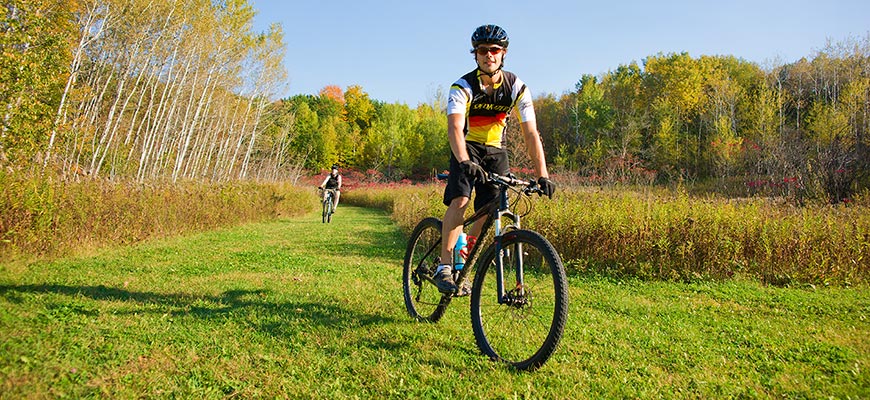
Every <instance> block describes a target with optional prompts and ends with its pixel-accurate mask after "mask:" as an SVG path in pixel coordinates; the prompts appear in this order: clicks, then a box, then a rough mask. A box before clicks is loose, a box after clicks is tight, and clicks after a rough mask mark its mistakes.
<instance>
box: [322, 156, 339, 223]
mask: <svg viewBox="0 0 870 400" xmlns="http://www.w3.org/2000/svg"><path fill="white" fill-rule="evenodd" d="M317 188H318V189H326V190H324V191H323V201H326V194H327V193H328V192H329V191H330V190H331V191H333V193H335V196H334V200H333V205H332V211H333V212H335V210H336V209H337V208H338V198H339V196H341V175H340V174H339V173H338V164H332V171H330V173H329V175H327V176H326V179H324V180H323V183H321V184H320V186H318V187H317Z"/></svg>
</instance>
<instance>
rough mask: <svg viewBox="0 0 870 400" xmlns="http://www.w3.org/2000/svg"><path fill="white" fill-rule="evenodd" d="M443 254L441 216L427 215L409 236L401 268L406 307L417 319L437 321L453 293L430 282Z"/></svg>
mask: <svg viewBox="0 0 870 400" xmlns="http://www.w3.org/2000/svg"><path fill="white" fill-rule="evenodd" d="M440 256H441V220H439V219H437V218H433V217H429V218H425V219H423V220H422V221H420V223H419V224H417V227H416V228H414V232H413V233H411V238H410V239H409V240H408V248H407V250H406V251H405V262H404V266H403V272H402V289H403V291H404V295H405V308H406V309H407V310H408V314H410V315H411V317H413V318H414V319H416V320H418V321H427V322H438V320H439V319H441V317H442V316H443V315H444V310H446V309H447V305H448V304H450V296H445V295H443V294H442V293H441V292H439V291H438V288H436V287H435V285H433V284H432V283H431V282H429V279H431V277H432V276H433V275H434V274H435V268H437V267H438V264H439V262H440V258H441V257H440Z"/></svg>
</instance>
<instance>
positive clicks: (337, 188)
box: [335, 175, 341, 190]
mask: <svg viewBox="0 0 870 400" xmlns="http://www.w3.org/2000/svg"><path fill="white" fill-rule="evenodd" d="M335 190H341V175H339V176H338V187H336V188H335Z"/></svg>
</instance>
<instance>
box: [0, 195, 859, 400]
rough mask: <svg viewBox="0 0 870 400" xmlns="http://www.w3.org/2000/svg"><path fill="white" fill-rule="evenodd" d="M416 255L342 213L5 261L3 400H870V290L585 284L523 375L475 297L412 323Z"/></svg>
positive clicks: (362, 215)
mask: <svg viewBox="0 0 870 400" xmlns="http://www.w3.org/2000/svg"><path fill="white" fill-rule="evenodd" d="M404 245H405V243H404V238H403V237H402V236H401V234H400V233H399V231H398V229H397V228H396V227H395V225H394V224H393V223H392V222H391V221H390V220H389V218H388V216H387V215H385V214H384V213H382V212H380V211H373V210H369V209H364V208H356V207H348V206H341V207H339V210H338V213H336V214H335V216H334V219H333V222H332V223H331V224H322V223H321V222H320V216H319V214H311V215H308V216H305V217H303V218H296V219H282V220H276V221H270V222H264V223H256V224H248V225H244V226H240V227H235V228H229V229H223V230H218V231H212V232H207V233H202V234H198V235H191V236H185V237H181V238H176V239H169V240H160V241H152V242H149V243H147V244H143V245H138V246H135V247H126V248H118V249H113V250H107V251H103V252H101V253H99V254H96V255H94V256H90V257H79V258H71V259H63V260H58V261H54V262H39V263H33V264H30V265H22V264H8V263H3V262H0V398H10V399H11V398H46V397H50V398H56V397H69V398H86V397H93V398H139V397H143V398H167V397H171V398H264V397H267V398H329V399H333V398H385V397H386V398H403V399H404V398H507V399H513V398H572V399H574V398H623V397H631V398H717V397H718V398H722V397H745V398H769V397H789V398H794V397H810V398H816V397H829V396H831V397H835V398H849V397H851V398H868V397H870V374H868V368H870V344H868V343H870V340H868V338H870V321H868V317H870V292H868V290H867V289H866V288H808V287H807V288H790V289H782V288H769V287H763V286H761V285H759V284H757V283H753V282H726V283H707V284H691V285H686V284H678V283H664V282H640V281H632V280H624V281H614V280H608V279H604V278H597V277H583V276H576V275H575V276H571V278H570V280H571V293H570V295H571V305H570V315H569V325H568V327H567V328H566V332H565V336H564V338H563V341H562V346H561V347H560V348H559V349H558V350H557V352H556V354H555V355H554V357H553V358H552V359H551V360H550V361H549V362H548V363H547V364H546V365H545V366H544V367H543V368H542V369H541V370H539V371H538V372H535V373H517V372H514V371H511V370H510V369H508V368H506V367H504V366H502V365H499V364H496V363H493V362H491V361H489V360H487V359H485V358H484V357H482V356H481V355H479V353H478V350H477V347H476V345H475V344H474V338H473V336H472V333H471V327H470V322H469V311H468V299H467V298H460V299H456V300H454V302H453V303H452V304H451V306H450V308H449V309H448V311H447V315H446V316H445V318H444V319H443V320H442V321H441V322H439V323H438V324H421V323H416V322H412V321H411V320H410V318H409V317H407V315H406V313H405V310H404V305H403V303H402V289H401V263H402V257H403V255H404ZM518 334H521V332H518Z"/></svg>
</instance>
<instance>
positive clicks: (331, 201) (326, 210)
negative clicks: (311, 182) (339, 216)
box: [320, 188, 335, 224]
mask: <svg viewBox="0 0 870 400" xmlns="http://www.w3.org/2000/svg"><path fill="white" fill-rule="evenodd" d="M324 190H325V191H326V196H325V197H323V213H322V214H321V215H322V218H323V223H324V224H326V223H329V222H332V214H333V213H335V189H323V188H321V189H320V191H321V192H322V191H324Z"/></svg>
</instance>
